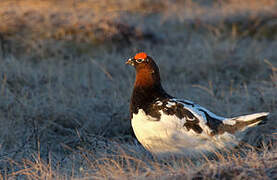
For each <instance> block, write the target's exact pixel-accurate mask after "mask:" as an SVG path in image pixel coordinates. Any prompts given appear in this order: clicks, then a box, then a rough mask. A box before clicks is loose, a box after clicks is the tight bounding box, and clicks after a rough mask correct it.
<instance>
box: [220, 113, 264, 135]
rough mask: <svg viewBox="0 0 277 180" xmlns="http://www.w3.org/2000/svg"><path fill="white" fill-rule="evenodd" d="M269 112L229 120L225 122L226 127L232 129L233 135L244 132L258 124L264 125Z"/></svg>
mask: <svg viewBox="0 0 277 180" xmlns="http://www.w3.org/2000/svg"><path fill="white" fill-rule="evenodd" d="M268 114H269V113H268V112H261V113H255V114H249V115H243V116H238V117H234V118H227V119H225V120H223V122H224V124H225V125H228V126H229V127H230V129H229V130H230V131H232V133H233V134H235V133H237V132H242V131H244V130H246V129H247V128H249V127H253V126H256V125H257V124H264V123H265V121H266V120H267V116H268Z"/></svg>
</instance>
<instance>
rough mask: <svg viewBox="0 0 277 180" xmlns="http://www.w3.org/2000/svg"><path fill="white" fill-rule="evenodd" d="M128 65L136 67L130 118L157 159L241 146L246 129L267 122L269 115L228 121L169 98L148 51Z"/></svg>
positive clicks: (134, 58) (136, 131) (240, 117)
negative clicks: (158, 157)
mask: <svg viewBox="0 0 277 180" xmlns="http://www.w3.org/2000/svg"><path fill="white" fill-rule="evenodd" d="M126 64H128V65H131V66H133V67H134V68H135V71H136V78H135V82H134V87H133V92H132V96H131V99H130V119H131V126H132V129H133V132H134V134H135V136H136V138H137V140H138V141H139V143H140V144H141V145H142V146H143V147H144V148H145V149H146V150H148V151H150V152H151V153H152V154H155V155H157V156H168V155H188V156H195V155H196V156H197V155H199V154H208V153H211V152H217V151H218V150H222V149H230V148H234V147H236V146H238V145H239V143H240V142H241V140H242V139H243V138H244V137H245V136H246V133H245V132H246V129H248V128H250V127H254V126H256V125H258V124H262V123H265V122H266V119H267V117H268V115H269V112H260V113H254V114H250V115H241V116H237V117H232V118H226V117H222V116H219V115H216V114H215V113H213V112H211V111H209V110H208V109H206V108H204V107H202V106H200V105H198V104H196V103H194V102H192V101H190V100H186V99H179V98H176V97H173V96H171V95H169V94H168V93H167V92H166V91H165V90H164V88H163V87H162V84H161V78H160V72H159V68H158V66H157V64H156V63H155V61H154V59H153V58H152V57H150V56H148V55H147V54H146V53H145V52H140V53H137V54H135V56H133V57H131V58H129V59H128V60H127V61H126Z"/></svg>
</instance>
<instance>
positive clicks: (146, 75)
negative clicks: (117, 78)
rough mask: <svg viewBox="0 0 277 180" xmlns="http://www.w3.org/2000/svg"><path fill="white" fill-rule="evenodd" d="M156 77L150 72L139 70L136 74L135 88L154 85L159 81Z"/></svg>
mask: <svg viewBox="0 0 277 180" xmlns="http://www.w3.org/2000/svg"><path fill="white" fill-rule="evenodd" d="M155 76H156V75H155V74H153V72H151V70H149V69H140V70H139V71H138V72H137V73H136V81H135V86H137V87H138V86H140V87H150V86H153V85H155V83H157V82H158V83H159V82H160V81H159V79H157V78H156V77H155Z"/></svg>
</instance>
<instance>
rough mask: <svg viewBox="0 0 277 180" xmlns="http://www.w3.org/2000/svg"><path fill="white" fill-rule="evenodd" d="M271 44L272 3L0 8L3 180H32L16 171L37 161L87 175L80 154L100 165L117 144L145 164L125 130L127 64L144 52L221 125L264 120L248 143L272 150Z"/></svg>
mask: <svg viewBox="0 0 277 180" xmlns="http://www.w3.org/2000/svg"><path fill="white" fill-rule="evenodd" d="M276 38H277V1H276V0H243V1H242V0H163V1H159V0H133V1H129V0H117V1H113V0H59V1H54V0H41V1H37V0H2V1H1V2H0V174H1V173H2V175H3V177H6V176H7V177H8V176H10V177H17V176H19V177H21V175H22V176H26V174H25V175H24V173H22V172H28V173H29V175H30V174H31V175H32V176H30V177H32V178H33V177H34V178H35V177H36V175H38V174H37V173H34V174H32V173H31V172H29V171H19V170H22V169H26V167H31V168H34V167H35V166H34V164H36V163H35V162H40V161H36V160H37V159H36V160H34V159H35V158H33V155H34V154H36V155H37V153H38V152H39V157H41V158H42V159H43V160H44V161H45V162H46V167H48V166H47V163H49V162H52V161H53V162H52V163H53V164H55V163H56V165H57V164H58V163H60V164H63V166H64V167H63V166H62V167H63V168H64V169H66V170H65V171H63V172H64V174H68V172H67V170H68V169H70V170H68V171H70V173H69V174H71V175H72V176H71V177H75V173H76V174H78V175H80V174H81V175H80V176H82V175H83V173H82V172H83V171H82V172H81V170H80V169H81V168H82V169H83V168H85V166H84V165H83V164H85V162H84V157H83V156H82V153H84V149H86V150H88V151H90V152H93V154H94V155H93V158H92V159H97V158H99V157H102V156H101V155H99V153H100V152H101V153H103V151H104V152H105V153H106V154H113V152H114V151H113V148H114V145H113V144H112V143H115V142H120V144H121V145H122V144H123V145H124V147H128V148H129V149H130V147H131V146H132V148H134V147H136V148H135V149H136V150H134V152H137V151H139V152H140V153H141V151H142V150H141V149H137V148H139V147H138V146H139V145H137V144H136V141H135V138H134V137H133V136H132V131H131V127H130V120H129V100H130V96H131V92H132V87H133V82H134V78H135V73H134V70H133V69H132V68H130V67H128V66H126V65H125V61H126V60H127V59H128V58H129V57H131V56H133V55H134V54H135V53H137V52H140V51H144V52H146V53H147V54H148V55H150V56H151V57H153V58H154V59H155V60H156V62H157V64H158V65H159V67H160V72H161V77H162V81H163V84H164V88H165V89H166V90H167V91H168V92H169V93H170V94H172V95H174V96H176V97H179V98H186V99H188V100H192V101H194V102H196V103H198V104H200V105H203V106H205V107H207V108H208V109H210V110H211V111H213V112H215V113H217V114H219V115H222V116H227V117H229V116H235V115H241V114H247V113H254V112H261V111H268V112H271V116H270V119H269V122H270V123H268V125H264V126H262V127H257V128H254V129H253V130H252V131H249V136H248V137H249V138H247V139H245V142H247V143H249V144H251V145H253V146H256V147H260V146H261V144H262V142H263V143H264V144H269V143H272V142H273V138H272V134H273V133H276V132H277V121H276V118H277V52H276V50H277V40H276ZM134 143H135V144H134ZM112 147H113V148H112ZM122 148H123V147H122ZM128 148H127V149H128ZM132 148H131V149H132ZM81 149H83V150H81ZM101 153H100V154H101ZM49 154H52V155H51V157H52V158H53V159H52V160H49V158H50V155H49ZM102 155H103V154H102ZM75 156H76V157H78V158H77V159H78V160H76V159H74V158H73V157H75ZM82 157H83V159H82ZM140 158H141V157H138V159H140ZM22 159H29V160H30V162H31V164H30V162H29V164H28V163H27V165H26V162H25V161H22ZM73 159H74V160H73ZM32 163H34V164H32ZM38 164H39V163H38ZM72 164H73V165H74V168H72V166H73V165H72ZM48 165H49V164H48ZM56 165H53V169H55V168H56ZM86 167H87V168H88V169H89V166H86ZM48 168H49V167H48ZM34 169H35V168H34ZM46 169H47V168H46ZM61 169H62V168H61ZM74 169H75V173H72V170H74ZM46 171H47V172H48V171H49V169H47V170H45V171H43V170H41V171H40V173H41V174H43V173H42V172H46ZM32 172H33V171H32ZM34 172H37V171H35V170H34ZM51 172H52V171H51ZM86 172H87V171H86ZM97 172H98V171H97ZM99 172H100V171H99ZM48 173H49V172H48ZM94 173H96V172H95V171H94ZM101 173H102V172H101ZM101 173H99V174H100V175H99V177H101V178H103V177H104V176H103V177H102V175H103V174H101ZM41 174H40V175H41ZM96 174H97V173H96ZM5 175H6V176H5ZM27 176H28V175H27ZM38 177H41V176H38ZM54 177H55V178H57V177H58V176H57V174H56V175H55V176H54ZM97 177H98V176H97ZM105 177H110V175H107V174H105Z"/></svg>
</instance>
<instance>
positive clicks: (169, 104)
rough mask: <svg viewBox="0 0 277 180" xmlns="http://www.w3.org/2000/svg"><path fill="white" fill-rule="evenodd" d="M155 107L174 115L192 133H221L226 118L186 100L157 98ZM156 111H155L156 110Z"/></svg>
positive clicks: (211, 134)
mask: <svg viewBox="0 0 277 180" xmlns="http://www.w3.org/2000/svg"><path fill="white" fill-rule="evenodd" d="M155 105H156V106H155V108H156V109H158V110H162V112H163V113H164V114H166V115H175V116H176V117H177V118H178V119H179V120H180V123H182V126H183V127H184V128H186V129H187V130H188V131H190V130H192V131H194V133H193V134H196V135H197V134H205V135H209V136H214V135H218V134H222V133H223V131H224V128H223V127H224V126H225V122H224V120H226V118H224V117H221V116H217V115H216V114H214V113H212V112H211V111H209V110H207V109H206V108H203V107H202V106H200V105H198V104H195V103H193V102H191V101H188V100H182V99H166V100H163V101H160V100H157V101H156V102H155ZM156 112H157V111H156Z"/></svg>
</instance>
